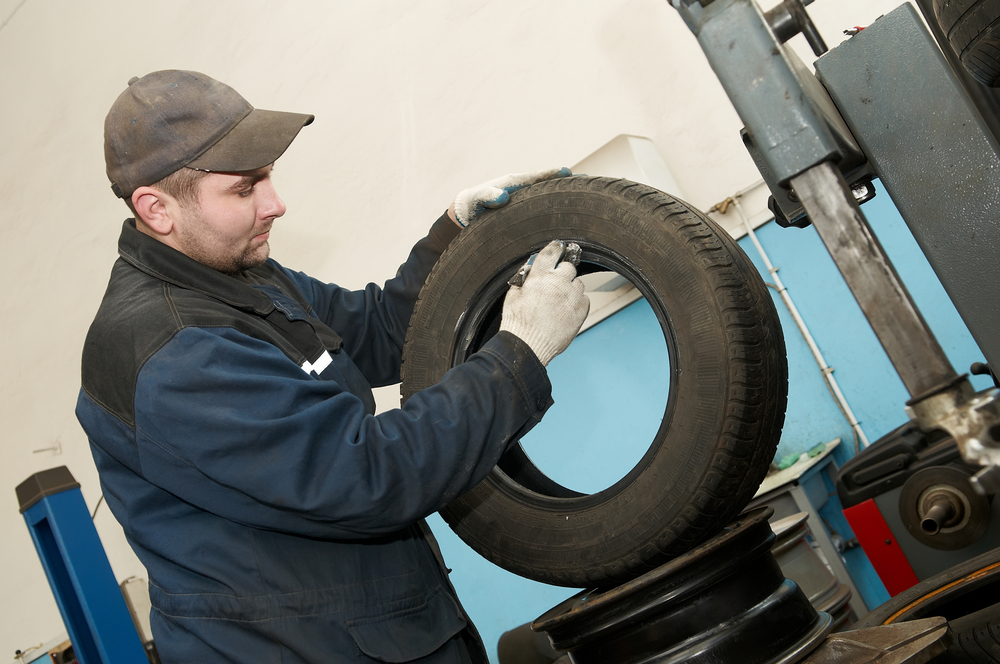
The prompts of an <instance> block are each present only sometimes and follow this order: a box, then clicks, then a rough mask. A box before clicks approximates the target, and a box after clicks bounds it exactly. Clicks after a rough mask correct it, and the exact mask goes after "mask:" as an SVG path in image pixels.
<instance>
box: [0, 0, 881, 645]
mask: <svg viewBox="0 0 1000 664" xmlns="http://www.w3.org/2000/svg"><path fill="white" fill-rule="evenodd" d="M898 4H899V2H898V0H819V1H818V2H816V3H815V4H813V5H812V6H811V7H810V11H811V12H812V14H813V16H814V18H815V20H816V22H817V23H818V25H819V27H820V30H821V31H822V32H823V34H824V35H825V37H826V38H827V40H828V41H829V42H830V43H831V44H833V43H837V42H839V41H840V40H841V39H843V36H842V34H841V31H842V30H843V29H844V28H847V27H850V26H853V25H856V24H866V23H869V22H871V21H872V20H874V19H875V18H876V17H877V16H878V15H879V14H882V13H884V12H886V11H888V10H889V9H892V8H893V7H895V6H896V5H898ZM0 25H2V28H0V219H2V230H3V235H2V237H3V243H4V249H5V252H4V253H5V258H6V260H5V261H4V263H3V265H2V267H0V270H2V282H3V284H4V292H5V296H4V297H5V303H4V306H3V309H2V316H3V330H4V338H3V344H2V349H3V350H2V353H0V366H2V374H0V375H2V376H3V381H2V383H0V421H2V422H3V423H4V429H5V430H4V435H3V443H2V444H3V448H2V449H3V457H2V458H3V463H2V464H0V495H2V494H3V493H6V496H7V498H6V499H5V500H4V501H0V506H2V509H0V525H2V526H3V537H0V560H2V561H3V569H2V571H0V575H2V579H3V583H2V586H0V587H2V588H3V589H4V591H5V592H4V598H5V601H4V602H3V608H0V652H3V653H5V654H4V655H3V656H2V657H6V656H9V654H10V653H13V651H14V650H15V649H16V648H22V649H24V648H26V647H29V646H32V645H37V644H38V643H39V642H42V641H47V640H49V639H51V638H53V637H54V636H56V635H57V634H59V633H60V632H62V631H63V627H62V625H61V621H60V618H59V615H58V612H57V610H56V607H55V603H54V601H53V600H52V597H51V594H50V592H49V589H48V586H47V584H46V581H45V577H44V575H43V573H42V570H41V566H40V565H39V562H38V559H37V556H36V555H35V552H34V549H33V547H32V544H31V541H30V539H29V536H28V533H27V530H26V528H25V526H24V523H23V521H22V519H21V517H20V515H19V514H18V512H17V504H16V501H15V497H14V487H15V486H16V485H17V484H18V483H20V482H21V481H22V480H24V479H25V478H26V477H28V476H29V475H31V474H32V473H34V472H37V471H39V470H43V469H46V468H51V467H54V466H59V465H66V466H68V467H69V468H70V470H71V471H72V472H73V474H74V475H75V476H76V478H77V479H78V481H80V483H81V484H82V485H83V494H84V497H85V498H86V500H87V503H88V505H89V506H90V508H91V509H93V507H94V505H95V504H96V503H97V500H98V498H99V497H100V487H99V485H98V482H97V474H96V471H95V469H94V466H93V461H92V459H91V456H90V451H89V449H88V446H87V442H86V438H85V436H84V435H83V432H82V431H81V429H80V427H79V425H78V424H77V422H76V419H75V417H74V414H73V409H74V404H75V401H76V393H77V389H78V387H79V355H80V349H81V346H82V343H83V339H84V335H85V333H86V330H87V327H88V325H89V322H90V320H91V318H92V316H93V314H94V312H95V310H96V308H97V306H98V303H99V302H100V298H101V295H102V292H103V289H104V285H105V284H106V280H107V275H108V271H109V268H110V265H111V263H112V261H113V260H114V258H115V255H116V254H115V242H116V238H117V235H118V231H119V227H120V224H121V221H122V220H123V219H124V217H125V216H126V212H127V211H126V208H125V207H124V205H123V204H121V203H120V202H118V201H117V200H116V199H115V198H114V196H113V195H112V194H111V191H110V189H109V187H108V183H107V180H106V178H105V176H104V164H103V156H102V123H103V118H104V114H105V113H106V111H107V108H108V106H109V105H110V104H111V102H112V101H113V100H114V98H115V97H116V96H117V95H118V93H119V92H120V91H121V90H122V89H124V87H125V84H126V81H127V80H128V79H129V78H130V77H131V76H134V75H142V74H145V73H147V72H149V71H153V70H156V69H165V68H181V69H195V70H199V71H203V72H205V73H207V74H210V75H211V76H214V77H215V78H218V79H220V80H223V81H225V82H227V83H229V84H231V85H233V86H234V87H235V88H237V89H238V90H240V91H241V92H242V93H243V95H244V96H245V97H246V98H247V99H248V100H249V101H250V102H251V103H252V104H254V105H257V106H260V107H262V108H273V109H280V110H294V111H300V112H309V113H314V114H315V115H316V122H315V123H314V124H313V125H312V126H310V127H307V128H306V129H305V130H303V133H302V134H301V136H300V137H299V139H298V140H297V141H296V142H295V143H294V144H293V145H292V147H291V149H290V150H289V151H288V153H287V154H286V155H285V157H284V158H282V159H281V161H280V162H279V164H278V168H277V171H276V173H275V180H276V185H277V187H278V190H279V192H280V193H281V194H282V196H283V198H284V199H285V202H286V203H287V204H288V208H289V212H288V214H287V215H286V216H285V218H284V220H282V221H281V222H279V224H278V225H277V226H276V227H275V231H274V232H273V238H272V242H271V244H272V255H273V256H275V257H276V258H277V259H278V260H280V261H282V262H283V263H285V264H286V265H290V266H292V267H295V268H298V269H302V270H305V271H307V272H310V273H312V274H314V275H315V276H317V277H321V278H326V279H330V280H337V281H339V282H340V283H343V284H345V285H350V286H360V285H362V284H363V283H365V282H367V281H369V280H381V279H383V278H385V277H387V276H389V275H391V274H392V273H393V272H394V270H395V267H396V265H397V264H398V262H399V261H400V260H401V259H402V258H403V256H404V255H405V252H406V250H407V249H408V247H409V246H410V244H411V243H412V242H413V241H414V240H415V239H416V238H417V237H418V236H419V235H420V234H421V233H422V232H423V231H424V230H425V229H426V227H427V226H428V224H429V223H430V222H431V221H432V220H433V219H434V218H435V217H436V216H437V215H438V214H439V213H440V212H441V211H442V210H443V209H444V208H445V207H446V206H447V205H448V203H449V202H450V200H451V198H453V197H454V195H455V193H456V192H457V191H458V190H460V189H462V188H464V187H466V186H470V185H473V184H476V183H478V182H481V181H483V180H485V179H489V178H491V177H495V176H498V175H501V174H504V173H508V172H516V171H519V170H533V169H537V168H544V167H549V166H558V165H572V164H575V163H576V162H578V161H580V160H581V159H583V158H584V157H586V156H587V155H588V154H590V153H591V152H593V151H594V150H596V149H597V148H599V147H600V146H602V145H603V144H605V143H606V142H607V141H609V140H611V139H612V138H614V137H615V136H617V135H618V134H623V133H625V134H634V135H638V136H646V137H649V138H650V139H652V141H653V142H654V143H655V145H656V147H657V148H658V150H659V151H660V152H661V154H662V155H663V156H664V158H665V160H666V162H667V165H668V166H669V168H670V170H671V171H672V172H673V175H674V177H675V179H676V180H677V183H678V185H679V186H680V187H681V189H682V191H683V193H684V196H685V197H686V198H687V199H688V200H689V201H690V202H691V203H693V204H694V205H695V206H698V207H701V208H702V209H707V208H709V207H711V206H712V205H713V204H714V203H716V202H718V201H720V200H722V199H724V198H726V197H727V196H729V195H730V194H732V193H734V192H735V191H737V190H740V189H742V188H744V187H746V186H748V185H750V184H752V183H753V182H754V181H756V180H757V179H758V175H757V173H756V171H755V170H754V169H753V167H752V164H751V163H750V160H749V158H748V157H747V155H746V154H745V152H744V150H743V147H742V145H741V143H740V141H739V137H738V129H739V126H740V123H739V121H738V119H737V118H736V115H735V113H734V112H733V110H732V108H731V107H730V105H729V103H728V101H727V100H726V99H725V97H724V96H723V95H722V92H721V88H720V87H719V84H718V83H717V81H716V80H715V79H714V78H713V76H712V75H711V73H710V71H709V70H708V69H707V66H706V65H705V62H704V58H703V56H702V55H701V53H700V51H698V49H697V47H696V44H695V41H694V38H693V37H692V36H691V34H690V33H689V32H688V31H687V29H686V28H685V27H684V25H683V23H682V22H681V20H680V18H679V16H678V15H677V13H676V12H675V10H673V9H672V8H671V7H670V5H669V4H668V3H667V2H665V1H664V0H631V1H629V0H573V1H571V0H549V1H547V2H538V1H537V0H503V1H502V2H501V1H499V0H495V1H493V2H487V1H485V0H478V1H474V0H468V1H464V2H461V1H457V0H452V1H451V2H446V1H444V0H424V1H423V2H415V1H405V2H404V1H402V0H397V1H395V2H388V1H386V0H369V1H366V2H356V1H353V2H343V1H340V0H298V1H291V0H289V1H285V2H281V1H275V0H267V1H263V0H199V1H197V2H193V1H177V0H174V1H171V2H157V3H151V2H143V1H138V0H131V1H128V2H125V1H123V0H87V1H84V2H70V1H69V0H24V1H22V0H0ZM801 41H802V38H801V37H799V38H796V42H801ZM798 46H799V47H800V48H801V50H802V51H803V52H804V51H805V46H804V42H803V43H801V44H799V45H798ZM57 442H58V443H59V445H60V446H61V449H62V452H61V453H60V454H55V453H53V452H41V453H33V450H36V449H40V448H47V447H51V446H53V445H55V444H56V443H57ZM96 522H97V527H98V530H99V532H100V535H101V537H102V539H103V541H104V544H105V547H106V549H107V551H108V554H109V557H110V559H111V563H112V566H113V568H114V570H115V573H116V575H117V576H118V578H119V579H122V578H124V577H127V576H130V575H138V576H144V575H145V574H144V571H143V570H142V568H141V566H140V565H139V563H138V562H137V560H136V559H135V557H134V556H133V555H132V553H131V551H130V550H129V549H128V547H127V545H126V544H125V542H124V539H123V537H122V535H121V531H120V528H118V526H117V524H116V523H115V521H114V519H113V518H112V517H111V515H110V513H109V512H108V511H107V508H106V507H102V508H101V510H100V512H99V513H98V516H97V519H96Z"/></svg>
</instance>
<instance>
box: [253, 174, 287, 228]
mask: <svg viewBox="0 0 1000 664" xmlns="http://www.w3.org/2000/svg"><path fill="white" fill-rule="evenodd" d="M260 185H263V189H264V191H262V192H261V193H262V194H264V196H263V198H264V202H263V204H262V205H261V206H260V215H261V217H263V218H264V219H277V218H278V217H280V216H282V215H283V214H285V210H286V208H285V202H284V201H283V200H281V197H280V196H278V192H277V191H276V190H275V189H274V185H273V184H271V181H270V180H265V181H264V182H261V183H260ZM260 185H258V186H260Z"/></svg>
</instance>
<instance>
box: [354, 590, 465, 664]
mask: <svg viewBox="0 0 1000 664" xmlns="http://www.w3.org/2000/svg"><path fill="white" fill-rule="evenodd" d="M465 626H466V622H465V618H463V617H462V615H461V613H459V610H458V607H457V606H456V605H455V602H454V601H453V600H452V599H451V598H450V597H448V595H447V594H446V593H445V592H444V591H443V589H442V588H440V587H438V588H437V590H435V591H434V592H433V593H432V594H431V595H429V596H428V598H427V602H426V603H425V604H424V605H423V606H419V607H416V608H414V609H408V610H406V611H400V612H397V613H390V614H388V615H384V616H374V617H371V618H361V619H358V620H351V621H348V622H347V629H348V631H349V632H350V633H351V636H352V637H353V638H354V642H355V643H356V644H357V645H358V648H360V649H361V652H363V653H364V654H365V655H367V656H368V657H371V658H372V659H376V660H379V661H382V662H390V663H392V662H409V661H411V660H414V659H418V658H420V657H426V656H427V655H430V654H431V653H432V652H434V651H435V650H437V649H438V648H440V647H441V646H442V645H444V644H445V643H446V642H447V641H448V640H449V639H450V638H451V637H453V636H455V635H456V634H458V633H459V632H460V631H462V630H463V629H464V628H465Z"/></svg>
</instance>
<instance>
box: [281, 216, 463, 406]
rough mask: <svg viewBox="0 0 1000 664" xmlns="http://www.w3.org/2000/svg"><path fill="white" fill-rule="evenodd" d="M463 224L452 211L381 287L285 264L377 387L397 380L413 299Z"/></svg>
mask: <svg viewBox="0 0 1000 664" xmlns="http://www.w3.org/2000/svg"><path fill="white" fill-rule="evenodd" d="M460 230H461V229H459V227H458V225H457V224H455V222H453V221H452V220H451V219H450V218H449V217H448V215H447V213H445V214H443V215H441V217H440V218H439V219H438V220H437V221H436V222H434V225H433V226H432V227H431V230H430V232H429V233H428V235H427V237H425V238H423V239H422V240H420V241H419V242H417V244H416V245H414V247H413V249H412V250H411V251H410V255H409V256H408V257H407V259H406V262H405V263H403V264H402V265H401V266H400V268H399V270H398V271H397V272H396V276H395V277H393V278H392V279H390V280H389V281H387V282H386V283H385V285H384V286H382V287H379V286H378V285H376V284H368V286H367V287H365V289H364V290H359V291H351V290H347V289H345V288H341V287H339V286H337V285H335V284H327V283H323V282H321V281H318V280H316V279H313V278H312V277H309V276H308V275H306V274H303V273H301V272H295V271H292V270H288V269H286V268H281V269H282V270H283V271H284V272H285V274H286V275H288V276H289V277H290V278H291V279H292V281H294V282H295V285H296V286H297V287H298V288H299V290H300V291H301V292H302V293H303V295H305V297H306V299H307V300H308V301H309V304H310V305H311V306H312V308H313V314H314V315H315V316H316V317H317V318H319V319H320V320H321V321H323V322H324V323H325V324H326V325H328V326H329V327H330V328H332V329H333V330H334V331H335V332H337V334H339V335H340V336H341V337H342V338H343V340H344V349H345V350H346V351H347V352H348V354H350V356H351V358H352V359H353V360H354V362H355V364H356V365H357V366H358V368H359V369H360V370H361V373H363V374H364V376H365V378H366V379H367V380H368V382H369V384H370V385H372V387H381V386H383V385H392V384H395V383H398V382H399V380H400V378H399V367H400V361H401V360H400V358H401V356H402V353H403V343H404V342H405V341H406V329H407V326H408V325H409V323H410V314H412V313H413V305H414V303H416V301H417V296H418V295H420V289H421V288H422V287H423V285H424V280H425V279H426V278H427V275H428V274H429V273H430V271H431V269H432V268H433V267H434V264H435V263H436V262H437V259H438V257H440V256H441V254H442V253H443V252H444V250H445V249H447V248H448V243H450V242H451V240H452V239H453V238H454V237H455V236H457V235H458V233H459V232H460Z"/></svg>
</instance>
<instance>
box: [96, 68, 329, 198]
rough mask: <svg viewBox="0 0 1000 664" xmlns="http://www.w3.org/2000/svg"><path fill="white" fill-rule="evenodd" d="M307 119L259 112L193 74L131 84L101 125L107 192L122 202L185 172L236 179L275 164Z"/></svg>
mask: <svg viewBox="0 0 1000 664" xmlns="http://www.w3.org/2000/svg"><path fill="white" fill-rule="evenodd" d="M312 121H313V116H312V115H304V114H301V113H285V112H282V111H264V110H261V109H258V108H254V107H253V106H251V105H250V104H249V103H248V102H247V100H246V99H244V98H243V97H241V96H240V94H239V93H238V92H236V90H233V89H232V88H231V87H229V86H228V85H226V84H225V83H220V82H219V81H216V80H215V79H213V78H210V77H208V76H205V75H204V74H200V73H198V72H195V71H180V70H175V69H170V70H165V71H156V72H153V73H151V74H146V75H145V76H143V77H142V78H132V80H130V81H129V82H128V88H126V89H125V91H124V92H122V93H121V95H119V96H118V99H117V100H116V101H115V103H114V104H113V105H112V106H111V110H110V111H109V112H108V116H107V118H105V120H104V162H105V165H106V166H107V172H108V179H109V180H111V190H112V191H114V192H115V195H116V196H118V197H119V198H128V197H130V196H131V195H132V192H134V191H135V190H136V189H137V188H139V187H141V186H144V185H150V184H153V183H154V182H158V181H159V180H162V179H163V178H165V177H167V176H168V175H170V174H171V173H173V172H174V171H176V170H178V169H180V168H183V167H185V166H187V167H188V168H195V169H198V170H202V171H213V172H225V173H232V172H241V171H252V170H256V169H258V168H262V167H264V166H267V165H268V164H270V163H272V162H274V161H275V160H276V159H277V158H278V157H280V156H281V155H282V154H283V153H284V152H285V150H286V149H288V146H289V145H290V144H291V142H292V140H293V139H294V138H295V136H296V135H298V133H299V130H301V129H302V127H304V126H306V125H307V124H309V123H310V122H312Z"/></svg>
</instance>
